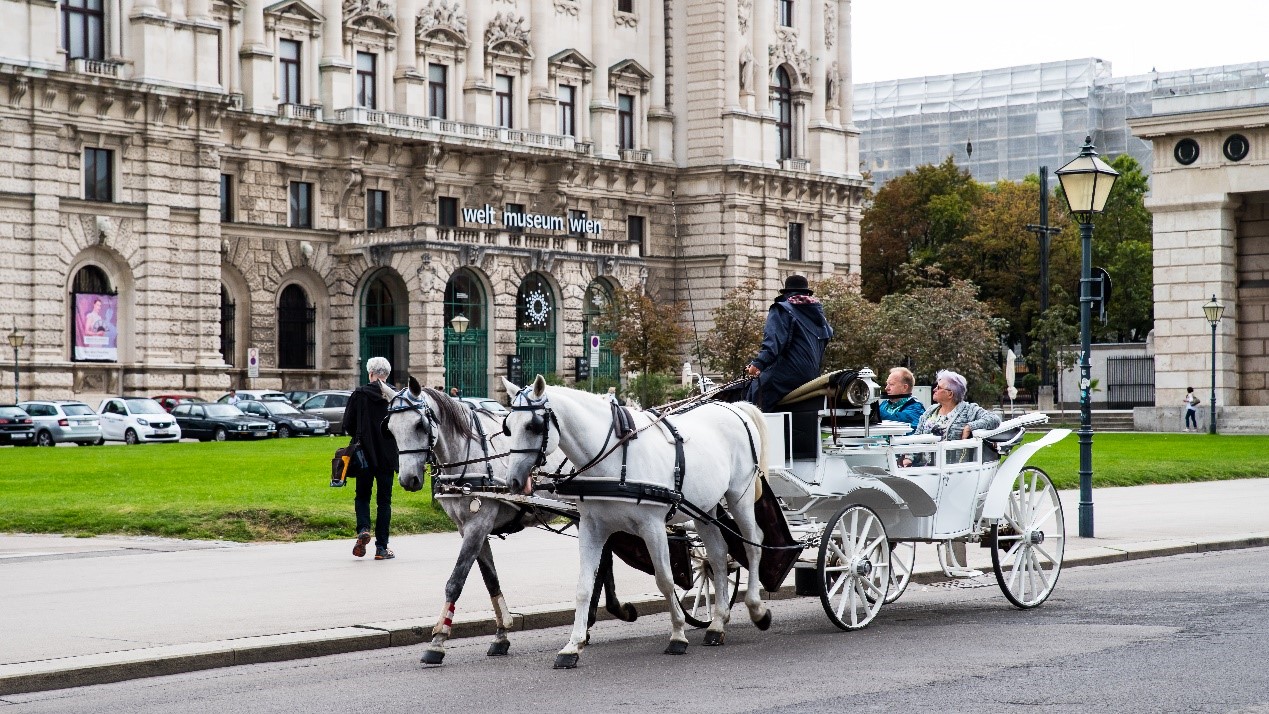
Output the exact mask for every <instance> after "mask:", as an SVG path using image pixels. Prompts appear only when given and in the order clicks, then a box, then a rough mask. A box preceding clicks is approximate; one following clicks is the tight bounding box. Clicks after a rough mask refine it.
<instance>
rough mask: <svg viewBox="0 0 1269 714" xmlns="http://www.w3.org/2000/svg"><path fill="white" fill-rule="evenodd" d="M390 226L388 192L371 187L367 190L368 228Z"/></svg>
mask: <svg viewBox="0 0 1269 714" xmlns="http://www.w3.org/2000/svg"><path fill="white" fill-rule="evenodd" d="M387 226H388V192H387V191H377V190H375V189H370V190H369V191H366V228H368V229H370V230H374V229H376V228H386V227H387Z"/></svg>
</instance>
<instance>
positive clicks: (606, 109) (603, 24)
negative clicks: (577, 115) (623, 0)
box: [590, 0, 619, 159]
mask: <svg viewBox="0 0 1269 714" xmlns="http://www.w3.org/2000/svg"><path fill="white" fill-rule="evenodd" d="M590 11H591V17H590V22H591V24H590V57H591V61H593V62H594V63H595V72H594V75H595V76H594V79H593V81H592V82H591V100H590V137H591V141H593V142H595V156H599V157H603V158H609V159H615V158H617V157H618V156H619V154H618V152H617V105H616V104H615V103H614V101H613V99H612V98H611V97H609V96H608V66H609V55H608V44H609V35H611V34H612V24H613V14H612V0H594V2H592V3H591V10H590Z"/></svg>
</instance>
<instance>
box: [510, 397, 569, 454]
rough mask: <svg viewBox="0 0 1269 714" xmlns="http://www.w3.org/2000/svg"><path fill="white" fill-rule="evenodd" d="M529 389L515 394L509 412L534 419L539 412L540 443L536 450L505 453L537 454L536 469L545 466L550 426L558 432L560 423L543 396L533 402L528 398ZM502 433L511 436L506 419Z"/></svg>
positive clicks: (514, 450)
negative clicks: (540, 421)
mask: <svg viewBox="0 0 1269 714" xmlns="http://www.w3.org/2000/svg"><path fill="white" fill-rule="evenodd" d="M531 388H532V386H531V385H530V386H528V387H525V388H524V389H521V390H520V392H519V393H518V394H516V396H515V398H514V399H512V400H511V411H513V412H529V413H530V414H532V415H533V416H535V417H536V416H538V412H541V417H542V443H541V444H538V446H537V447H536V448H530V449H510V450H509V451H508V452H507V453H509V454H537V458H536V459H534V463H533V468H538V467H539V466H544V465H546V448H547V443H548V441H549V440H550V438H551V424H555V428H556V429H557V430H558V429H559V428H560V422H559V420H558V419H556V418H555V411H554V410H553V409H551V402H550V400H548V399H547V398H546V396H545V395H543V396H542V399H541V400H540V401H536V402H535V401H533V398H532V397H530V396H529V390H530V389H531ZM502 433H503V434H505V435H506V436H511V427H510V426H508V425H507V420H506V419H503V420H502Z"/></svg>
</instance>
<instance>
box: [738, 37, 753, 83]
mask: <svg viewBox="0 0 1269 714" xmlns="http://www.w3.org/2000/svg"><path fill="white" fill-rule="evenodd" d="M753 63H754V56H753V49H752V48H750V47H749V45H745V49H744V50H742V51H741V53H740V91H741V92H744V93H750V92H753V91H754V85H753Z"/></svg>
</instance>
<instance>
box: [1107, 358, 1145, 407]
mask: <svg viewBox="0 0 1269 714" xmlns="http://www.w3.org/2000/svg"><path fill="white" fill-rule="evenodd" d="M1106 401H1107V405H1106V406H1107V407H1108V408H1110V409H1131V408H1132V407H1152V406H1154V358H1153V357H1109V358H1107V359H1106Z"/></svg>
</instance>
